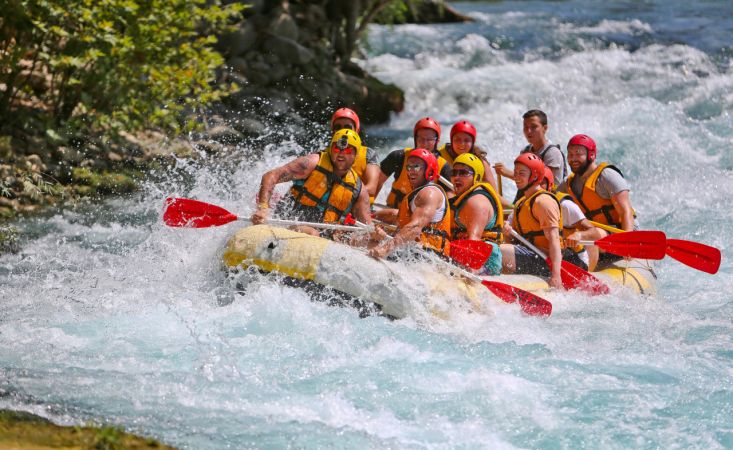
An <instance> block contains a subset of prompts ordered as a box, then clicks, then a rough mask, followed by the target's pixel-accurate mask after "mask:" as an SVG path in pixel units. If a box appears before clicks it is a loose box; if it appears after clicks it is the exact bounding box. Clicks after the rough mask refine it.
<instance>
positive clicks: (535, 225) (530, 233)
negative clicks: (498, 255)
mask: <svg viewBox="0 0 733 450" xmlns="http://www.w3.org/2000/svg"><path fill="white" fill-rule="evenodd" d="M540 195H548V196H549V197H550V198H552V199H553V200H554V201H555V203H557V208H558V210H559V212H560V224H559V225H560V228H562V208H560V202H558V201H557V198H555V196H554V195H552V193H551V192H547V191H546V190H544V189H540V190H539V191H537V192H535V193H534V194H532V195H531V196H530V197H529V198H527V197H522V198H520V199H519V200H518V201H517V203H516V206H515V207H514V219H513V220H512V228H514V229H515V230H517V233H519V234H520V235H522V237H524V238H525V239H527V240H528V241H529V242H531V243H532V244H534V245H535V246H536V247H539V248H540V249H542V250H544V251H545V252H549V250H550V242H549V241H548V240H547V238H546V237H545V233H544V231H542V227H540V221H539V219H537V218H536V217H535V216H534V214H533V213H532V207H533V206H534V202H535V201H536V200H537V197H539V196H540ZM558 231H559V230H558ZM561 245H562V240H561Z"/></svg>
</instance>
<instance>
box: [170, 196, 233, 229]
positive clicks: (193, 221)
mask: <svg viewBox="0 0 733 450" xmlns="http://www.w3.org/2000/svg"><path fill="white" fill-rule="evenodd" d="M165 205H166V206H165V212H163V222H165V224H166V225H168V226H169V227H191V228H206V227H216V226H219V225H224V224H225V223H229V222H232V221H234V220H237V216H235V215H234V214H232V213H230V212H229V211H227V210H226V209H224V208H221V207H219V206H216V205H212V204H210V203H204V202H200V201H198V200H193V199H190V198H167V199H166V200H165Z"/></svg>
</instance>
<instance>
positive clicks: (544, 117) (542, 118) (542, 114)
mask: <svg viewBox="0 0 733 450" xmlns="http://www.w3.org/2000/svg"><path fill="white" fill-rule="evenodd" d="M530 117H539V118H540V123H541V124H542V125H547V114H545V112H544V111H540V110H539V109H530V110H529V111H527V112H526V113H524V115H523V116H522V119H529V118H530Z"/></svg>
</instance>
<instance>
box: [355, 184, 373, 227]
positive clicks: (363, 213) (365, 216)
mask: <svg viewBox="0 0 733 450" xmlns="http://www.w3.org/2000/svg"><path fill="white" fill-rule="evenodd" d="M353 210H354V217H356V220H358V221H359V222H362V223H365V224H367V225H371V224H372V214H371V209H370V208H369V192H368V191H367V190H366V189H365V188H364V186H362V189H361V192H359V198H358V199H357V200H356V203H355V204H354V208H353Z"/></svg>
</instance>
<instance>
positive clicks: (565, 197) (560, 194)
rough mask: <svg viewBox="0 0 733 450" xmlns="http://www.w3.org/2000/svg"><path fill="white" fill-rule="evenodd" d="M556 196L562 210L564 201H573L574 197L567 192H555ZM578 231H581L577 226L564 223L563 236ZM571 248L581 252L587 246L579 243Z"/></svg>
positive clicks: (565, 236)
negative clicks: (567, 225) (568, 225)
mask: <svg viewBox="0 0 733 450" xmlns="http://www.w3.org/2000/svg"><path fill="white" fill-rule="evenodd" d="M555 198H556V199H557V201H558V203H559V204H560V211H561V212H562V203H563V202H573V198H572V197H571V196H570V195H569V194H566V193H564V192H555ZM573 203H575V202H573ZM576 231H580V229H579V228H575V227H566V226H565V224H564V223H563V227H562V238H563V239H565V238H567V237H568V236H570V235H571V234H573V233H575V232H576ZM563 245H564V244H563ZM571 250H572V251H574V252H575V253H580V252H582V251H583V250H585V247H584V246H583V245H582V244H578V245H576V246H575V247H572V248H571Z"/></svg>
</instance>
